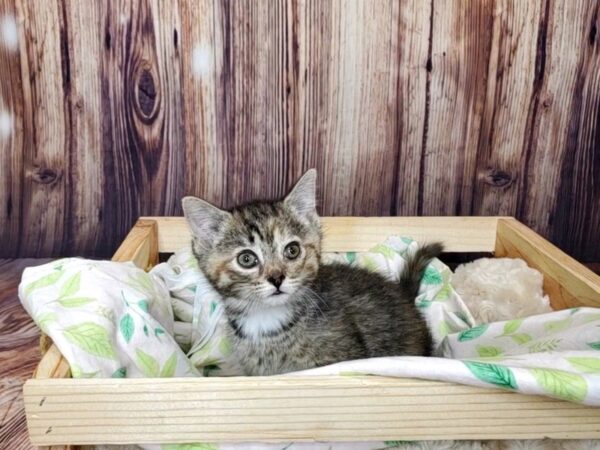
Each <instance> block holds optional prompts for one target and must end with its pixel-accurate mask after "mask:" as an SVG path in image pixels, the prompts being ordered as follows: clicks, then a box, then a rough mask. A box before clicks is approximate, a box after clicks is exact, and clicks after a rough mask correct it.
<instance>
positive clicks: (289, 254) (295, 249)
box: [283, 242, 300, 259]
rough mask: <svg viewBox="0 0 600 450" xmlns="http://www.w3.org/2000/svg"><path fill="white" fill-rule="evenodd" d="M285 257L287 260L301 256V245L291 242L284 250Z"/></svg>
mask: <svg viewBox="0 0 600 450" xmlns="http://www.w3.org/2000/svg"><path fill="white" fill-rule="evenodd" d="M283 255H284V256H285V257H286V258H287V259H296V258H297V257H298V256H299V255H300V244H298V243H297V242H290V243H289V244H288V245H286V246H285V249H284V250H283Z"/></svg>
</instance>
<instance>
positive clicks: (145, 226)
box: [112, 219, 158, 270]
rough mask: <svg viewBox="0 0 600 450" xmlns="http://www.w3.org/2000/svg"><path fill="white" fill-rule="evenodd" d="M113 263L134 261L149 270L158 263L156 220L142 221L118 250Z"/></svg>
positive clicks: (138, 222) (139, 221)
mask: <svg viewBox="0 0 600 450" xmlns="http://www.w3.org/2000/svg"><path fill="white" fill-rule="evenodd" d="M112 260H113V261H133V263H134V264H135V265H136V266H138V267H140V268H142V269H144V270H149V269H150V268H151V267H152V266H154V265H156V264H157V263H158V236H157V226H156V222H155V221H154V220H148V219H140V220H138V221H137V222H136V224H135V226H134V227H133V228H132V229H131V231H130V232H129V234H128V235H127V237H126V238H125V240H124V241H123V243H122V244H121V246H120V247H119V248H118V249H117V251H116V252H115V254H114V256H113V257H112Z"/></svg>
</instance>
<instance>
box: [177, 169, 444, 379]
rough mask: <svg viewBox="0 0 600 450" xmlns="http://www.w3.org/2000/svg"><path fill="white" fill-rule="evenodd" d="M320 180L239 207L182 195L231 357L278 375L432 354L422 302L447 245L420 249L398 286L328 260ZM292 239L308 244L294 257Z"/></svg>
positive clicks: (249, 368) (255, 371)
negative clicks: (424, 285)
mask: <svg viewBox="0 0 600 450" xmlns="http://www.w3.org/2000/svg"><path fill="white" fill-rule="evenodd" d="M315 177H316V173H315V172H314V170H311V171H309V172H307V173H306V174H305V175H304V177H303V178H302V179H301V180H300V181H299V182H298V184H297V185H296V186H295V188H294V189H293V191H292V192H291V193H290V194H289V195H288V196H287V197H286V198H285V199H284V200H280V201H273V202H254V203H250V204H246V205H242V206H239V207H237V208H234V209H233V210H231V211H222V210H220V209H218V208H216V207H214V206H212V205H210V204H208V203H206V202H204V201H202V200H199V199H196V198H192V197H186V198H185V199H184V201H183V205H184V211H185V214H186V217H187V218H188V221H189V223H190V227H191V229H192V234H193V236H194V238H193V249H194V253H195V255H196V258H197V259H198V263H199V266H200V268H201V270H202V271H203V272H204V274H205V275H206V277H207V279H208V280H209V281H210V282H211V283H212V285H213V286H214V287H215V289H216V290H217V291H218V292H219V293H220V294H221V296H222V302H223V306H224V308H225V311H226V314H227V318H228V323H229V327H230V329H229V331H230V334H231V339H232V342H233V345H234V355H233V357H234V358H235V359H236V360H237V361H239V362H240V364H241V366H242V367H243V370H244V372H245V373H246V374H247V375H270V374H277V373H284V372H291V371H296V370H302V369H308V368H311V367H317V366H322V365H326V364H331V363H335V362H339V361H345V360H351V359H360V358H370V357H377V356H391V355H429V354H430V351H431V338H430V335H429V332H428V330H427V326H426V323H425V320H424V319H423V318H422V317H421V315H420V313H419V311H418V310H417V308H416V307H415V304H414V299H415V296H416V294H417V291H418V288H419V283H420V279H421V276H422V273H423V271H424V269H425V267H426V266H427V264H428V263H429V261H430V260H431V259H432V258H434V257H436V256H437V255H438V254H439V253H440V252H441V246H440V245H439V244H433V245H429V246H424V247H422V248H421V249H419V250H418V251H417V253H416V254H415V255H414V256H413V257H412V259H410V260H409V261H408V264H406V267H405V269H404V271H403V273H402V274H400V277H399V281H397V282H394V281H390V280H387V279H385V278H384V277H383V276H381V275H379V274H377V273H373V272H370V271H368V270H366V269H362V268H358V267H353V266H348V265H341V264H322V263H321V228H320V225H319V218H318V216H317V213H316V209H315ZM382 238H383V236H382ZM290 242H297V243H298V244H299V245H300V248H301V253H300V255H299V257H298V258H297V259H294V260H290V259H289V258H286V257H285V256H284V249H285V247H286V245H288V244H289V243H290ZM248 250H250V251H252V252H253V253H254V254H255V255H257V257H258V260H259V263H258V265H257V266H256V267H254V268H251V269H247V268H244V267H242V266H241V265H240V264H239V263H238V261H237V258H238V255H239V254H240V252H242V251H248ZM277 278H279V279H282V280H283V282H282V284H281V285H280V286H276V284H274V283H275V282H274V281H273V280H274V279H277Z"/></svg>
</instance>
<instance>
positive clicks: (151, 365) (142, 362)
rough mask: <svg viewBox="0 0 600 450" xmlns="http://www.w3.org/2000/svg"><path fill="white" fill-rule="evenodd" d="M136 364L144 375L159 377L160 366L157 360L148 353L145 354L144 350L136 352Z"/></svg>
mask: <svg viewBox="0 0 600 450" xmlns="http://www.w3.org/2000/svg"><path fill="white" fill-rule="evenodd" d="M135 355H136V362H137V364H138V366H139V367H140V369H141V370H142V372H143V373H144V375H146V376H147V377H152V378H154V377H157V376H158V371H159V365H158V362H157V361H156V359H154V358H153V357H152V356H150V355H149V354H148V353H145V352H144V351H143V350H140V349H139V348H138V349H136V350H135Z"/></svg>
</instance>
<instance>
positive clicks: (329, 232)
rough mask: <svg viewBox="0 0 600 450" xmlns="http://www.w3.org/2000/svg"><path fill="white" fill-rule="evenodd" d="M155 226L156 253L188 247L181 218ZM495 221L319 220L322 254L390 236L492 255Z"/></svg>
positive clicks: (362, 247)
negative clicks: (156, 234)
mask: <svg viewBox="0 0 600 450" xmlns="http://www.w3.org/2000/svg"><path fill="white" fill-rule="evenodd" d="M142 219H145V220H154V221H156V223H157V226H158V250H159V252H164V253H169V252H175V251H177V250H179V249H181V248H184V247H187V246H189V245H190V239H191V237H190V230H189V227H188V225H187V222H186V220H185V218H183V217H146V218H142ZM497 221H498V218H497V217H322V218H321V223H322V225H323V230H324V234H325V238H324V241H323V251H325V252H346V251H355V252H365V251H368V250H370V249H371V248H373V246H374V245H377V244H380V243H381V242H383V241H384V240H385V239H386V238H387V237H388V236H390V235H394V234H395V235H401V236H409V237H412V238H414V239H416V240H417V241H419V242H433V241H441V242H443V243H444V245H445V249H446V251H447V252H493V251H494V246H495V241H496V223H497Z"/></svg>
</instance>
